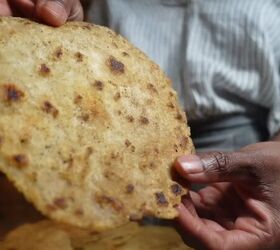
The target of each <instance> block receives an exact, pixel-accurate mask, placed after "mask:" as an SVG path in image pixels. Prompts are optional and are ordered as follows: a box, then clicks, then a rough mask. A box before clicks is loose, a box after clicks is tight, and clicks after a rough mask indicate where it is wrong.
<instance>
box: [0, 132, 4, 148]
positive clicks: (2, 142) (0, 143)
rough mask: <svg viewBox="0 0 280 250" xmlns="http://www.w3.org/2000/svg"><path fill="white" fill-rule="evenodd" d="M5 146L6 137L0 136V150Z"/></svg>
mask: <svg viewBox="0 0 280 250" xmlns="http://www.w3.org/2000/svg"><path fill="white" fill-rule="evenodd" d="M3 144H4V136H2V135H0V148H1V147H2V145H3Z"/></svg>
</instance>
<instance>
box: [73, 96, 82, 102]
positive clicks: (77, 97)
mask: <svg viewBox="0 0 280 250" xmlns="http://www.w3.org/2000/svg"><path fill="white" fill-rule="evenodd" d="M82 100H83V97H82V96H81V95H76V96H75V98H74V103H75V104H80V103H81V102H82Z"/></svg>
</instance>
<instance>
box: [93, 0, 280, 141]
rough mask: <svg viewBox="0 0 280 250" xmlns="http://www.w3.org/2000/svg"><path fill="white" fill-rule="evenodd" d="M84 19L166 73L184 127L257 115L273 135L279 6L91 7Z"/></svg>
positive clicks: (188, 0) (187, 2)
mask: <svg viewBox="0 0 280 250" xmlns="http://www.w3.org/2000/svg"><path fill="white" fill-rule="evenodd" d="M87 16H88V20H89V21H91V22H94V23H97V24H101V25H106V26H109V27H110V28H112V29H114V30H115V31H117V32H118V33H120V34H122V35H123V36H125V37H126V38H127V39H128V40H130V41H131V42H132V43H133V44H134V45H136V46H137V47H139V48H140V49H141V50H143V51H144V52H146V53H147V54H148V55H149V56H150V57H151V58H152V59H153V60H154V61H155V62H156V63H158V64H159V65H160V66H161V67H162V68H163V69H164V70H165V71H166V73H167V75H169V77H170V78H171V79H172V80H173V84H174V88H175V89H176V90H177V92H178V94H179V97H180V101H181V103H182V105H183V106H184V108H185V110H186V112H187V114H188V117H189V120H192V121H197V120H200V119H205V118H209V117H216V116H221V115H229V114H245V115H248V116H256V115H257V116H258V114H260V113H265V114H267V118H266V119H267V120H266V124H267V127H268V129H269V132H270V134H271V135H273V134H275V133H276V132H277V131H278V130H279V129H280V75H279V73H280V0H235V1H232V0H93V1H92V3H91V5H90V7H89V9H88V13H87Z"/></svg>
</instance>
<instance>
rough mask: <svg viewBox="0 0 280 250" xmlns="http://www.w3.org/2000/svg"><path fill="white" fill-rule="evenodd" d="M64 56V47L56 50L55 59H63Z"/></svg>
mask: <svg viewBox="0 0 280 250" xmlns="http://www.w3.org/2000/svg"><path fill="white" fill-rule="evenodd" d="M62 55H63V51H62V47H58V48H56V50H55V51H54V56H55V58H56V59H61V57H62Z"/></svg>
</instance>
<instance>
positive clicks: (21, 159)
mask: <svg viewBox="0 0 280 250" xmlns="http://www.w3.org/2000/svg"><path fill="white" fill-rule="evenodd" d="M12 163H13V165H14V166H15V167H17V168H19V169H22V168H25V167H27V166H28V165H29V160H28V157H27V155H24V154H16V155H13V156H12Z"/></svg>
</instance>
